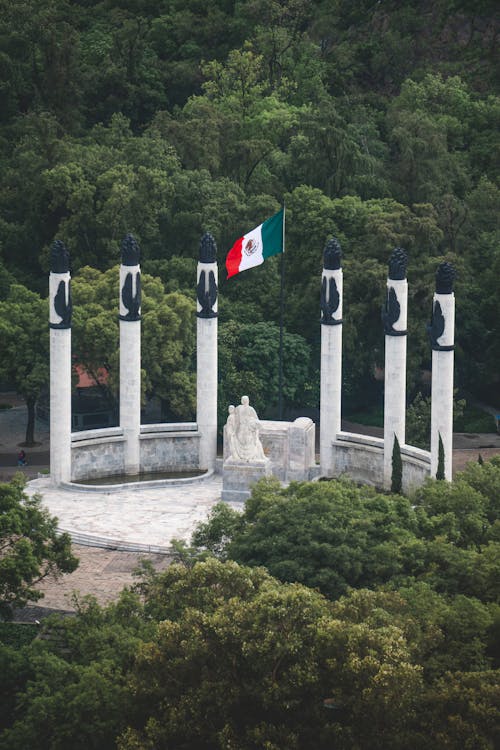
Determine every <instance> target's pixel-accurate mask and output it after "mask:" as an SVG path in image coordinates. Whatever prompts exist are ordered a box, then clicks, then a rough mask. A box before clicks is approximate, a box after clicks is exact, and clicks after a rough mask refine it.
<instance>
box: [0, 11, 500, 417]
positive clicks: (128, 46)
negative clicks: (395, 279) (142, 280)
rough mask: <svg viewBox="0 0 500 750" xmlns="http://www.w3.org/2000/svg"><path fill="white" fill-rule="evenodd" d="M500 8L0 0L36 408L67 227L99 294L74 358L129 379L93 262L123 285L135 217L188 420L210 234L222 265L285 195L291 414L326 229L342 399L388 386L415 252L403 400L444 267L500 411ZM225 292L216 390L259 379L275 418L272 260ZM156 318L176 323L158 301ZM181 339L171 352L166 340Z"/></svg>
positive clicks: (418, 368) (5, 311) (15, 239)
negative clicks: (340, 287)
mask: <svg viewBox="0 0 500 750" xmlns="http://www.w3.org/2000/svg"><path fill="white" fill-rule="evenodd" d="M496 6H497V4H496V3H495V2H493V0H491V1H488V0H482V1H481V2H479V1H477V0H474V2H472V0H433V2H430V0H419V1H418V2H415V1H410V0H405V1H403V2H401V1H399V0H398V2H396V1H395V0H394V1H389V0H385V1H379V2H373V0H352V1H351V0H317V1H316V2H314V1H313V0H246V1H245V0H204V1H203V2H201V1H200V0H182V2H180V1H179V0H157V1H156V2H154V3H152V2H149V0H103V1H102V2H95V1H94V0H79V1H77V0H73V1H70V0H19V2H15V3H10V2H7V0H0V10H1V13H0V81H1V84H0V168H1V174H2V180H1V184H0V304H1V306H2V319H3V321H4V322H3V323H2V326H3V328H2V331H1V333H2V340H3V344H2V346H5V347H6V351H8V353H9V356H6V357H3V358H2V363H1V364H0V380H1V381H3V382H10V383H14V384H15V385H16V387H17V388H18V390H19V391H20V392H21V393H22V394H23V395H25V397H26V398H27V399H31V401H32V402H33V400H36V398H38V396H39V394H40V392H41V390H42V389H43V387H44V384H45V383H46V380H47V370H46V366H45V365H44V364H43V361H44V359H43V358H44V351H46V349H47V337H46V335H45V334H44V333H43V330H42V327H41V323H40V322H39V319H40V312H39V311H40V309H41V307H40V306H42V307H43V304H44V303H43V302H42V300H41V299H40V297H41V298H46V295H47V281H46V274H47V271H48V255H49V248H50V245H51V243H52V241H53V240H54V239H55V238H59V239H62V240H63V241H64V242H65V243H66V244H67V246H68V248H69V250H70V253H71V257H72V268H73V273H74V274H75V276H76V280H77V281H76V284H75V287H76V285H77V284H78V289H79V294H78V299H77V302H78V305H79V306H81V305H84V304H86V305H87V306H88V309H87V310H83V309H80V307H78V308H77V310H76V311H75V328H74V351H75V358H76V361H80V362H85V363H86V364H87V366H88V367H89V368H90V369H91V370H93V369H94V368H98V367H101V366H103V365H104V366H106V367H108V369H109V371H110V388H111V392H113V376H114V374H115V369H114V364H113V363H114V362H116V349H117V327H116V325H114V324H110V322H109V321H111V320H112V319H113V315H114V308H113V304H114V303H113V304H112V303H111V298H110V297H109V294H106V295H104V297H103V298H102V299H101V297H100V296H99V295H96V294H95V293H93V292H92V290H91V287H92V285H93V284H96V283H97V280H98V279H100V274H104V277H103V278H106V279H108V280H110V279H111V277H108V276H107V275H106V274H108V273H110V269H112V268H114V266H116V264H117V262H118V258H119V243H120V241H121V239H122V237H123V236H124V234H125V233H126V232H131V233H133V234H134V236H135V237H136V238H137V240H138V241H139V243H140V246H141V251H142V266H143V270H144V271H145V272H146V273H147V274H149V275H150V276H152V277H155V278H156V279H159V280H160V282H158V281H156V282H154V281H151V282H150V283H151V286H150V290H151V292H152V294H153V298H152V299H151V301H150V304H149V308H150V309H151V308H152V307H154V301H155V300H156V301H158V299H159V297H158V294H161V290H160V289H159V288H158V286H157V284H158V283H161V284H162V285H163V290H164V293H165V294H166V297H165V299H164V300H163V301H162V304H163V307H164V319H166V320H168V321H170V322H171V326H170V328H169V330H168V331H165V332H164V333H163V334H162V343H161V345H160V344H158V343H157V342H156V343H155V336H154V335H153V334H150V335H148V334H146V320H145V321H144V332H145V335H146V336H148V342H147V343H146V344H145V347H144V351H145V359H144V363H143V367H144V369H145V375H144V391H145V394H146V395H148V396H151V395H153V394H156V395H158V396H159V397H160V398H161V399H162V402H163V404H164V407H165V408H164V411H165V414H166V415H167V416H168V415H170V416H174V417H181V418H186V417H189V416H190V415H192V408H193V403H194V380H193V367H194V338H193V335H192V334H188V333H186V332H185V323H186V322H187V321H188V320H189V315H191V313H190V312H189V311H190V310H192V309H193V299H194V291H193V289H194V273H195V270H194V269H195V260H196V257H197V251H198V244H199V240H200V237H201V235H202V234H203V233H204V232H205V231H210V232H211V233H212V234H213V235H214V237H215V239H216V242H217V244H218V249H219V259H220V261H221V266H222V260H223V258H224V257H225V254H226V252H227V251H228V249H229V247H230V246H231V244H232V243H233V242H234V240H235V239H236V238H237V237H239V236H240V235H241V234H242V233H243V232H244V231H247V230H248V229H250V228H251V227H253V226H256V225H257V224H259V223H261V221H263V220H264V219H265V218H267V217H268V216H270V215H271V214H272V213H274V212H275V211H276V210H277V209H278V208H279V206H280V205H281V204H282V202H283V201H285V202H286V206H287V240H286V245H287V246H286V305H285V322H286V328H287V333H288V338H287V341H286V351H287V356H286V361H285V382H286V383H287V391H286V392H285V400H286V405H287V406H288V407H289V408H293V407H298V406H302V407H312V408H314V407H316V406H317V404H318V391H319V377H318V361H319V324H318V318H319V312H318V304H319V303H318V297H319V278H320V273H321V265H322V249H323V247H324V244H325V241H326V240H327V239H328V238H329V237H330V236H332V235H335V236H337V237H338V238H339V240H340V242H341V244H342V248H343V251H344V268H345V309H344V313H345V314H344V319H345V335H344V352H345V354H344V356H345V366H344V375H343V377H344V399H345V408H346V409H347V410H351V411H352V409H353V408H361V407H364V406H367V405H370V404H371V403H374V402H376V401H377V399H379V398H380V388H381V385H380V383H377V382H376V381H375V380H374V376H373V373H374V368H375V367H376V366H377V365H380V364H382V363H383V335H382V328H381V324H380V316H379V310H380V307H381V304H382V301H383V296H384V285H385V278H386V269H387V266H386V264H387V260H388V257H389V254H390V252H391V250H392V249H393V247H395V246H398V245H400V246H403V247H404V248H406V250H407V251H408V253H409V257H410V263H409V272H408V278H409V284H410V292H409V293H410V299H409V324H408V327H409V332H410V334H411V336H410V338H409V367H408V393H409V398H410V400H411V399H412V398H413V397H414V396H415V394H416V393H418V391H419V390H420V389H422V388H423V386H422V382H421V381H422V371H424V370H426V369H428V367H429V361H430V354H429V346H428V342H427V340H426V332H425V323H426V321H427V319H428V317H429V313H430V300H431V296H432V292H433V277H434V273H435V269H436V267H437V265H438V263H439V262H440V261H442V260H443V259H444V258H445V259H447V260H451V261H452V262H453V263H454V265H455V266H456V269H457V274H458V275H457V281H456V285H455V288H456V295H457V357H456V362H457V380H456V382H457V384H458V386H459V387H460V388H461V389H463V390H465V391H467V392H471V393H472V394H474V395H475V396H476V397H479V398H481V399H483V400H489V401H490V402H493V403H495V400H496V401H497V402H498V395H497V393H498V384H499V373H498V362H499V360H500V305H499V301H498V300H499V295H498V290H497V285H498V278H499V272H500V218H499V217H500V210H499V203H500V201H499V196H500V191H499V185H498V179H499V174H500V171H499V160H500V143H499V134H498V123H499V121H500V100H499V96H498V82H499V75H498V73H499V60H498V50H497V38H498V16H497V15H496ZM87 266H90V267H91V269H87V268H86V267H87ZM113 273H115V275H116V271H115V272H113ZM89 281H90V285H89V283H88V282H89ZM99 283H100V282H99ZM102 283H103V284H105V282H104V281H103V282H102ZM20 285H21V286H20ZM22 287H26V288H27V289H23V288H22ZM148 293H149V290H148V289H145V302H144V304H145V307H147V306H148ZM172 293H175V294H176V295H177V296H174V297H172ZM220 293H221V295H220V311H221V314H220V372H221V394H220V395H221V403H222V404H227V403H228V402H229V401H234V400H235V399H236V398H238V397H239V396H240V395H241V393H242V392H248V393H249V395H250V397H251V399H252V402H253V403H254V404H255V405H256V407H257V409H258V410H260V412H261V413H262V415H263V416H265V415H266V414H269V413H270V411H271V410H272V408H273V406H275V404H276V401H277V367H276V368H274V367H272V366H271V365H273V364H276V361H277V347H278V343H277V334H276V330H277V329H276V326H277V323H278V320H279V260H278V259H277V258H272V259H270V260H268V261H267V262H266V263H265V264H264V266H262V267H261V268H257V269H254V270H252V271H249V272H247V273H246V274H242V275H241V277H236V278H234V279H231V281H229V282H226V281H225V272H224V271H222V272H221V282H220ZM155 295H156V296H155ZM184 297H186V298H188V299H186V300H185V299H184ZM20 300H23V306H22V309H21V305H20ZM188 300H190V302H189V301H188ZM108 301H109V304H108ZM189 305H191V307H189ZM188 313H189V315H188ZM151 315H152V316H153V317H154V315H155V313H153V312H151ZM186 316H188V317H186ZM155 320H156V324H157V328H156V330H159V329H160V328H161V321H162V318H161V315H158V314H156V318H155ZM5 321H7V322H6V323H5ZM152 325H153V324H152ZM188 325H189V324H188ZM192 326H193V332H194V323H193V324H192ZM96 332H97V333H98V334H99V335H98V336H96ZM101 335H102V346H101V347H100V348H99V346H97V345H93V344H94V343H95V342H96V341H97V342H99V341H101V338H100V337H101ZM20 341H22V344H23V347H24V348H25V349H26V350H27V351H26V354H25V355H23V356H20V355H19V354H18V353H17V352H16V349H17V348H18V347H19V342H20ZM89 342H90V343H89ZM234 342H237V345H236V346H235V345H234ZM165 343H167V344H168V346H170V345H171V344H173V345H174V349H175V351H174V352H173V354H166V353H163V352H162V347H163V348H164V345H165ZM150 345H151V347H152V348H151V350H150V351H149V350H148V347H149V346H150ZM30 346H32V347H33V348H34V349H35V351H33V355H32V357H31V360H32V361H34V362H37V363H39V364H37V367H36V370H37V372H36V374H34V373H33V372H32V370H33V368H30V365H29V362H30V352H29V347H30ZM43 347H45V349H44V348H43ZM155 347H156V349H155ZM11 355H12V356H11ZM14 355H15V356H14ZM158 358H160V359H161V360H162V368H161V369H163V371H164V372H165V369H166V368H168V369H169V372H172V373H173V372H175V375H174V380H173V381H171V382H170V383H169V384H168V385H165V383H163V384H162V383H161V382H160V381H161V378H159V377H158V373H159V371H160V368H159V367H158V366H157V367H156V372H155V371H154V369H155V368H154V363H155V362H156V363H157V362H158ZM304 362H305V363H306V364H305V366H304ZM274 372H276V377H275V376H274V374H273V373H274ZM115 382H116V378H115ZM424 390H425V388H424ZM424 395H425V394H424ZM499 406H500V405H499Z"/></svg>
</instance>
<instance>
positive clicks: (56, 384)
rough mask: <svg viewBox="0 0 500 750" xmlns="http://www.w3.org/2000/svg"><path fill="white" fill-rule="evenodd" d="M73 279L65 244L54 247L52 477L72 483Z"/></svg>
mask: <svg viewBox="0 0 500 750" xmlns="http://www.w3.org/2000/svg"><path fill="white" fill-rule="evenodd" d="M70 284H71V277H70V273H69V254H68V251H67V250H66V248H65V247H64V245H63V243H62V242H60V241H59V240H56V242H54V244H53V245H52V252H51V272H50V276H49V326H50V476H51V479H52V481H53V483H54V484H56V485H57V484H61V483H62V482H69V481H71V288H70Z"/></svg>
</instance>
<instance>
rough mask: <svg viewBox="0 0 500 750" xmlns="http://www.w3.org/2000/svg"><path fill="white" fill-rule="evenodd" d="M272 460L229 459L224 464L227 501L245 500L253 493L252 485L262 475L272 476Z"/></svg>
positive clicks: (223, 491) (223, 493) (223, 474)
mask: <svg viewBox="0 0 500 750" xmlns="http://www.w3.org/2000/svg"><path fill="white" fill-rule="evenodd" d="M271 473H272V472H271V462H270V461H269V460H268V459H266V460H265V461H252V463H247V462H245V461H235V460H234V459H228V460H227V461H224V463H223V465H222V495H221V499H222V500H224V501H226V502H238V501H240V502H245V500H248V498H249V497H250V495H251V487H252V485H253V484H255V482H258V481H259V479H262V477H270V476H271Z"/></svg>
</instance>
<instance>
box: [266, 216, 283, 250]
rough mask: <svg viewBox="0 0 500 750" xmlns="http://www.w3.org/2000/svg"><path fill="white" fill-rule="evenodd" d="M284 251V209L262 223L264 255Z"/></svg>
mask: <svg viewBox="0 0 500 750" xmlns="http://www.w3.org/2000/svg"><path fill="white" fill-rule="evenodd" d="M282 252H283V209H281V211H278V213H277V214H274V216H271V218H270V219H267V221H265V222H264V223H263V224H262V256H263V257H264V258H269V257H270V256H271V255H277V254H278V253H282Z"/></svg>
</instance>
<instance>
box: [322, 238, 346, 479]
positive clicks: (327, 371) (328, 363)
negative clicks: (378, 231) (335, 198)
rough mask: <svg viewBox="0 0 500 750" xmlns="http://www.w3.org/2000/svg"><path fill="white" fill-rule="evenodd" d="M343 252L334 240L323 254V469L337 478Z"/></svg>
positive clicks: (323, 471) (340, 387)
mask: <svg viewBox="0 0 500 750" xmlns="http://www.w3.org/2000/svg"><path fill="white" fill-rule="evenodd" d="M341 259H342V250H341V248H340V244H339V243H338V241H337V240H336V239H335V237H333V238H332V239H331V240H329V241H328V242H327V244H326V247H325V250H324V253H323V276H322V280H321V303H320V304H321V380H320V428H321V432H320V448H319V452H320V465H321V473H322V474H323V476H327V477H329V476H333V474H334V460H333V456H334V453H333V449H332V442H333V440H335V438H336V436H337V433H338V432H340V418H341V397H342V289H343V275H342V267H341Z"/></svg>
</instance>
